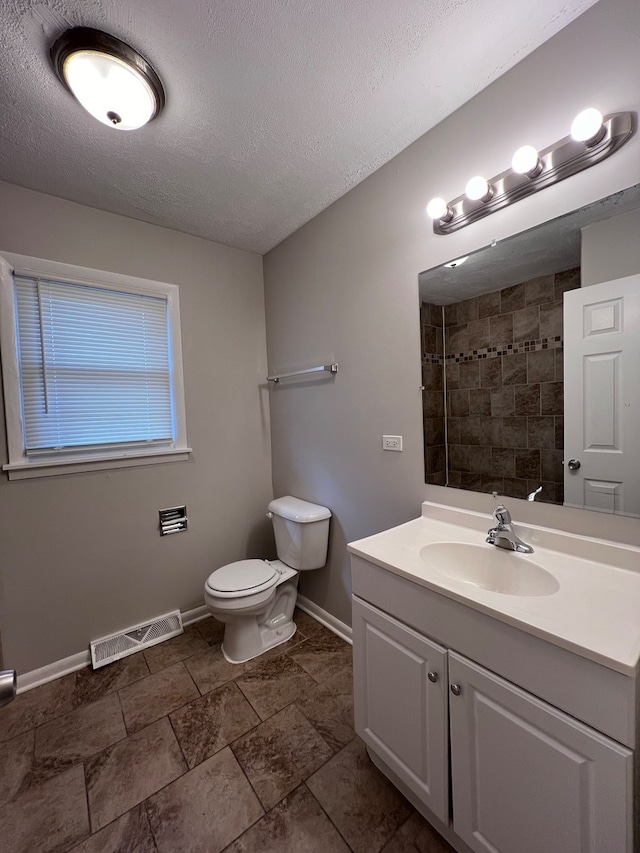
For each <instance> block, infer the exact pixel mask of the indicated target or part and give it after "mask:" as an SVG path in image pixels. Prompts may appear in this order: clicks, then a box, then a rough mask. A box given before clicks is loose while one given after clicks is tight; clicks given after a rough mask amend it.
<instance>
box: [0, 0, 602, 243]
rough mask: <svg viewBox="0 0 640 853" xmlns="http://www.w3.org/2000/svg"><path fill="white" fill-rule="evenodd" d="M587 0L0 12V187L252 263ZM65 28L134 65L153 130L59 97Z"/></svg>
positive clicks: (340, 1) (80, 0)
mask: <svg viewBox="0 0 640 853" xmlns="http://www.w3.org/2000/svg"><path fill="white" fill-rule="evenodd" d="M594 2H595V0H535V2H532V1H531V0H397V2H395V3H394V2H390V0H44V2H35V0H2V2H1V3H0V32H2V50H1V51H0V80H2V85H1V87H0V179H2V180H6V181H9V182H12V183H16V184H20V185H22V186H25V187H29V188H32V189H36V190H41V191H42V192H46V193H50V194H52V195H57V196H61V197H63V198H67V199H71V200H73V201H77V202H80V203H82V204H87V205H90V206H93V207H98V208H101V209H103V210H109V211H112V212H114V213H120V214H124V215H125V216H131V217H133V218H135V219H142V220H144V221H146V222H153V223H156V224H159V225H165V226H167V227H170V228H174V229H177V230H179V231H185V232H187V233H189V234H195V235H198V236H200V237H205V238H208V239H210V240H215V241H218V242H221V243H225V244H228V245H231V246H236V247H238V248H243V249H250V250H253V251H256V252H265V251H267V250H269V249H270V248H272V247H273V246H274V245H276V244H277V243H279V242H280V241H281V240H282V239H284V238H285V237H287V236H288V235H289V234H291V233H292V232H293V231H295V230H296V229H297V228H299V227H300V226H301V225H303V224H304V223H305V222H307V221H308V220H309V219H311V218H312V217H313V216H315V215H316V214H317V213H319V212H320V211H321V210H322V209H324V208H325V207H327V206H328V205H329V204H331V202H333V201H335V200H336V199H337V198H339V197H340V196H341V195H343V194H344V193H345V192H347V191H348V190H349V189H351V187H353V186H355V185H356V184H357V183H359V182H360V181H361V180H362V179H363V178H365V177H366V176H367V175H369V174H370V173H371V172H373V171H375V169H377V168H378V167H379V166H381V165H382V164H383V163H385V162H387V161H388V160H389V159H391V158H392V157H393V156H394V155H395V154H397V153H398V152H399V151H401V150H402V149H403V148H405V147H406V146H407V145H409V144H410V143H411V142H413V141H414V140H415V139H417V138H418V137H419V136H421V135H422V134H423V133H425V132H426V131H427V130H429V129H430V128H431V127H433V126H434V125H435V124H437V123H438V122H440V121H441V120H442V119H444V118H445V117H446V116H447V115H449V114H450V113H452V112H453V111H454V110H455V109H457V108H458V107H459V106H461V105H462V104H463V103H464V102H465V101H467V100H469V99H470V98H471V97H473V96H474V95H475V94H476V93H477V92H479V91H480V90H481V89H483V88H484V87H485V86H487V85H488V84H489V83H491V82H492V81H493V80H495V79H496V78H497V77H499V76H500V75H501V74H503V73H504V72H505V71H506V70H508V69H509V68H510V67H511V66H513V65H514V64H515V63H516V62H518V61H519V60H520V59H522V58H523V57H524V56H525V55H526V54H527V53H529V52H530V51H532V50H533V49H535V48H536V47H538V46H539V45H540V44H542V43H543V42H544V41H546V40H547V39H548V38H550V37H551V36H552V35H554V34H555V33H556V32H558V31H559V30H560V29H561V28H562V27H564V26H565V25H566V24H568V23H569V22H570V21H571V20H573V19H574V18H575V17H577V16H578V15H579V14H580V13H581V12H583V11H584V10H586V9H587V8H588V7H589V6H591V5H593V3H594ZM497 22H499V25H498V24H497ZM80 25H82V26H89V27H95V28H97V29H102V30H105V31H107V32H109V33H111V34H113V35H115V36H117V37H119V38H121V39H123V40H124V41H127V42H128V43H129V44H131V45H132V46H133V47H135V48H136V49H137V50H139V51H140V53H142V54H143V55H144V56H145V57H146V58H147V59H148V60H149V61H150V62H151V64H152V65H153V66H154V67H155V69H156V71H157V72H158V73H159V75H160V77H161V78H162V80H163V83H164V85H165V88H166V92H167V106H166V108H165V110H164V112H163V113H162V114H161V115H160V116H159V118H158V119H156V120H155V121H153V122H151V123H150V124H149V125H147V126H146V127H145V128H143V129H142V130H139V131H131V132H125V131H114V130H111V129H110V128H107V127H104V126H103V125H101V124H99V123H98V122H96V121H95V120H94V119H92V118H91V117H90V116H89V115H88V114H86V113H85V112H84V111H83V110H82V109H81V108H80V107H79V106H78V105H77V104H76V102H75V101H74V100H73V99H72V98H71V96H70V95H69V94H68V93H67V91H66V90H65V89H64V87H63V86H62V85H61V84H60V83H59V81H58V80H57V78H56V77H55V74H54V73H53V71H52V68H51V66H50V63H49V58H48V50H49V46H50V44H51V42H52V41H53V40H54V39H55V38H56V37H57V36H58V35H59V34H60V33H61V32H63V31H64V30H65V29H67V28H68V27H69V26H80ZM452 58H453V60H452Z"/></svg>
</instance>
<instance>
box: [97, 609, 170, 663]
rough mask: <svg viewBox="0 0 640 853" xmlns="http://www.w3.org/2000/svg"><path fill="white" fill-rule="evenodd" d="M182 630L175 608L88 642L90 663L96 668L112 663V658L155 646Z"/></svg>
mask: <svg viewBox="0 0 640 853" xmlns="http://www.w3.org/2000/svg"><path fill="white" fill-rule="evenodd" d="M183 630H184V628H183V627H182V616H181V615H180V611H179V610H175V611H174V612H173V613H167V614H166V615H165V616H159V617H158V618H157V619H154V620H153V622H147V623H146V624H145V625H135V626H134V627H133V628H127V630H126V631H121V632H120V633H119V634H112V635H111V636H110V637H102V639H100V640H93V641H92V642H91V644H90V648H91V663H92V664H93V668H94V669H98V667H100V666H105V665H106V664H108V663H113V661H114V660H119V659H120V658H125V657H127V655H132V654H134V653H135V652H139V651H140V649H146V648H149V646H155V645H156V643H161V642H163V640H168V639H169V637H176V636H177V635H178V634H182V632H183Z"/></svg>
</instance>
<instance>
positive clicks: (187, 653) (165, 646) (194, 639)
mask: <svg viewBox="0 0 640 853" xmlns="http://www.w3.org/2000/svg"><path fill="white" fill-rule="evenodd" d="M206 648H208V643H207V641H206V640H204V639H203V638H202V636H201V635H200V633H199V631H198V628H197V626H196V625H189V626H188V627H186V628H185V629H184V634H178V636H177V637H172V638H171V639H170V640H165V641H164V643H158V645H157V646H151V648H149V649H145V650H144V656H145V658H146V661H147V665H148V666H149V670H150V671H151V672H158V670H160V669H164V668H165V667H166V666H171V664H173V663H177V662H178V661H181V660H185V659H186V658H189V657H191V656H192V655H195V654H197V652H201V651H204V650H205V649H206Z"/></svg>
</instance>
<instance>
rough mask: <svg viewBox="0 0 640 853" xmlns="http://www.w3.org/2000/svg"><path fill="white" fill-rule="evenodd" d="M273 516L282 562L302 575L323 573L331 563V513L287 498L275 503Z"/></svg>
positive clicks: (322, 508)
mask: <svg viewBox="0 0 640 853" xmlns="http://www.w3.org/2000/svg"><path fill="white" fill-rule="evenodd" d="M269 513H270V514H271V516H272V521H273V532H274V533H275V537H276V550H277V552H278V559H279V560H282V562H283V563H286V564H287V566H291V568H292V569H296V570H297V571H300V572H303V571H306V570H307V569H321V568H322V566H324V564H325V563H326V562H327V546H328V543H329V520H330V518H331V511H330V510H328V509H327V508H326V506H320V505H319V504H312V503H309V501H303V500H300V499H299V498H294V497H291V496H290V495H287V496H286V497H283V498H276V499H275V500H273V501H271V503H270V504H269Z"/></svg>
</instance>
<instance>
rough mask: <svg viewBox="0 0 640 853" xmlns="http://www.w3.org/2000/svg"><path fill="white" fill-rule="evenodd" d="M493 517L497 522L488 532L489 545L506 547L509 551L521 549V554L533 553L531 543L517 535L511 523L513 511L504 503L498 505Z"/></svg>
mask: <svg viewBox="0 0 640 853" xmlns="http://www.w3.org/2000/svg"><path fill="white" fill-rule="evenodd" d="M493 519H494V521H495V522H496V525H495V527H492V528H491V529H490V530H489V531H488V534H487V542H488V543H489V545H495V546H496V548H506V549H507V550H508V551H519V552H520V553H521V554H533V548H532V547H531V545H527V543H526V542H523V541H522V539H520V537H519V536H518V535H517V533H516V532H515V530H514V529H513V524H512V523H511V513H510V512H509V510H508V509H507V508H506V506H504V505H503V504H500V506H497V507H496V508H495V509H494V511H493Z"/></svg>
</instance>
